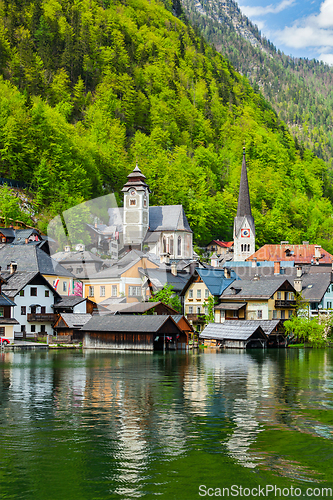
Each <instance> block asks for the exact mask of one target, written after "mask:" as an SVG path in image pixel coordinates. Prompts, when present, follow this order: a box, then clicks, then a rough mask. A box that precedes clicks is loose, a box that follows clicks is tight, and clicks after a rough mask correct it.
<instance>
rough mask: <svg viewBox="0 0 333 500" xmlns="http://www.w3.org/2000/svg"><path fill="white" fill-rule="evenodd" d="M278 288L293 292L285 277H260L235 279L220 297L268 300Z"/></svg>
mask: <svg viewBox="0 0 333 500" xmlns="http://www.w3.org/2000/svg"><path fill="white" fill-rule="evenodd" d="M279 289H286V290H290V291H291V292H295V289H294V287H293V286H292V285H291V283H290V282H289V281H288V280H287V279H285V278H262V279H259V280H255V281H245V280H240V281H237V282H236V283H235V284H234V285H233V284H231V285H230V286H229V287H228V288H227V289H226V290H225V291H224V292H223V293H222V295H221V297H220V298H221V299H228V300H230V299H232V300H233V301H235V300H236V301H237V300H248V299H256V298H257V299H266V300H268V299H269V298H270V297H272V295H273V294H274V293H275V292H276V291H278V290H279Z"/></svg>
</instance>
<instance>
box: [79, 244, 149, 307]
mask: <svg viewBox="0 0 333 500" xmlns="http://www.w3.org/2000/svg"><path fill="white" fill-rule="evenodd" d="M158 267H159V264H158V263H156V262H154V261H152V260H151V259H150V258H149V256H148V255H147V254H144V253H143V252H140V251H137V250H132V251H130V252H129V253H127V254H125V255H124V257H122V258H121V259H120V260H119V261H118V262H117V263H116V264H114V265H113V266H112V267H109V268H107V269H104V270H103V271H100V272H99V273H95V274H92V275H91V276H90V277H89V278H87V279H85V278H83V279H82V281H83V288H84V289H83V296H84V297H87V298H89V299H90V300H92V301H94V302H96V304H99V303H100V302H102V301H104V300H105V299H107V298H109V297H112V298H116V297H120V296H126V297H127V302H138V301H141V300H144V299H145V298H146V297H144V296H143V289H142V274H141V273H140V271H139V269H147V268H153V269H157V268H158Z"/></svg>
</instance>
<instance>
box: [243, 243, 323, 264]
mask: <svg viewBox="0 0 333 500" xmlns="http://www.w3.org/2000/svg"><path fill="white" fill-rule="evenodd" d="M255 259H256V260H257V261H265V260H268V261H274V262H281V261H294V262H295V263H299V264H311V261H312V262H316V261H318V262H319V264H331V263H332V262H333V255H331V254H330V253H328V252H326V250H324V249H323V248H322V247H321V246H320V245H304V244H303V245H289V244H283V245H264V246H263V247H261V248H259V250H257V251H256V252H255V253H254V254H253V255H251V257H249V258H248V259H246V260H248V261H249V260H250V261H252V260H255Z"/></svg>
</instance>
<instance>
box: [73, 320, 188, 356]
mask: <svg viewBox="0 0 333 500" xmlns="http://www.w3.org/2000/svg"><path fill="white" fill-rule="evenodd" d="M82 330H83V347H85V348H92V349H96V348H103V349H105V348H106V349H116V350H143V351H152V350H154V349H155V350H163V349H180V348H181V349H183V348H184V349H185V348H186V345H187V336H186V334H185V332H183V331H182V330H181V328H180V327H179V326H178V325H177V323H176V322H175V321H174V320H173V319H172V317H171V316H167V315H147V316H142V315H139V316H136V315H133V314H128V315H126V314H123V315H113V314H108V315H103V316H92V318H91V319H90V320H89V321H88V322H87V323H86V324H85V325H84V327H83V328H82Z"/></svg>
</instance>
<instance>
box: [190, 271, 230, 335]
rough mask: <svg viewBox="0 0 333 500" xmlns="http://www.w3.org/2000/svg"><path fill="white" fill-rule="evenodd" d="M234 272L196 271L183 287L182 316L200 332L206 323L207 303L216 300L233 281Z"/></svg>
mask: <svg viewBox="0 0 333 500" xmlns="http://www.w3.org/2000/svg"><path fill="white" fill-rule="evenodd" d="M235 276H236V275H235V273H234V271H231V270H228V269H200V268H198V269H196V270H195V271H194V273H193V275H192V276H191V278H190V279H189V281H188V282H187V284H186V285H185V287H184V289H183V291H182V293H181V295H182V296H183V297H184V315H185V316H186V318H187V320H188V321H190V322H191V324H192V326H193V328H194V329H195V330H196V331H197V332H200V331H202V329H203V327H204V325H205V324H206V323H207V322H208V314H209V302H210V300H211V298H214V301H215V300H217V299H218V298H219V297H220V295H221V293H222V292H223V290H224V289H225V288H226V287H227V286H229V285H230V284H231V283H233V282H234V281H235Z"/></svg>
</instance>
